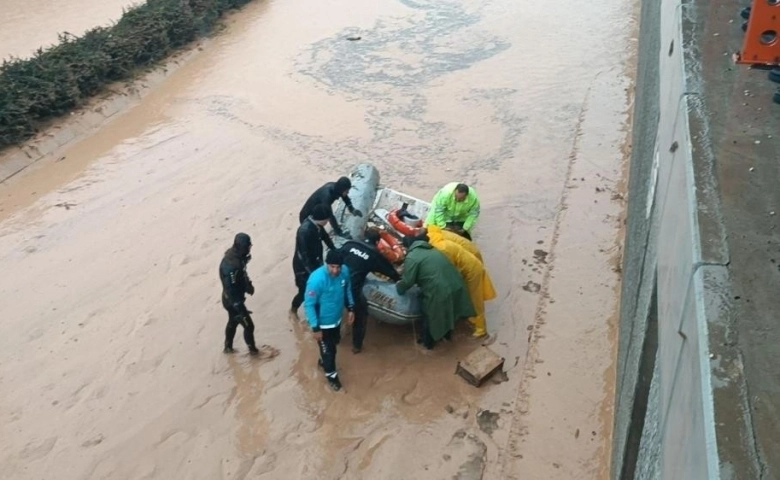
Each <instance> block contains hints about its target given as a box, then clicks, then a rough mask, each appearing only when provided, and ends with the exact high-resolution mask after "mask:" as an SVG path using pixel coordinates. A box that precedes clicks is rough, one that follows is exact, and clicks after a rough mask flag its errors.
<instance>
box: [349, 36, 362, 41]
mask: <svg viewBox="0 0 780 480" xmlns="http://www.w3.org/2000/svg"><path fill="white" fill-rule="evenodd" d="M361 38H363V37H361V36H359V35H352V36H349V37H347V40H349V41H350V42H357V41H358V40H360V39H361Z"/></svg>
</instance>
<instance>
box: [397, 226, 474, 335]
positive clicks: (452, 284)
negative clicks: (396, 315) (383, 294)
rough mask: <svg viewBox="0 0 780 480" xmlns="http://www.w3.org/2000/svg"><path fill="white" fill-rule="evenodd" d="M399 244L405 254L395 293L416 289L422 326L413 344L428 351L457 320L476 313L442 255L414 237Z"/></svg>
mask: <svg viewBox="0 0 780 480" xmlns="http://www.w3.org/2000/svg"><path fill="white" fill-rule="evenodd" d="M403 243H404V247H405V248H407V250H408V251H407V253H406V258H405V259H404V264H403V267H404V269H403V274H402V276H401V281H400V282H398V283H397V284H396V290H397V291H398V293H399V294H401V295H403V294H405V293H406V292H407V291H408V290H409V289H410V288H412V286H413V285H415V284H416V285H418V286H419V287H420V290H421V293H422V310H423V325H422V331H421V334H420V338H418V340H417V342H418V343H421V344H422V345H423V346H425V348H427V349H429V350H430V349H432V348H433V346H434V345H435V343H436V342H438V341H439V340H441V339H442V338H444V337H446V336H448V335H450V334H451V333H452V331H453V330H454V329H455V322H456V321H457V320H459V319H461V318H471V317H474V316H476V315H477V311H476V309H475V308H474V304H473V303H472V302H471V298H470V297H469V292H468V289H467V288H466V283H465V282H464V280H463V277H461V275H460V273H459V272H458V270H457V269H456V268H455V266H454V265H453V264H452V262H450V261H449V259H447V257H446V256H445V255H444V254H443V253H441V252H440V251H438V250H436V249H435V248H433V246H432V245H431V244H430V243H428V242H425V241H423V240H420V239H418V238H415V237H404V240H403Z"/></svg>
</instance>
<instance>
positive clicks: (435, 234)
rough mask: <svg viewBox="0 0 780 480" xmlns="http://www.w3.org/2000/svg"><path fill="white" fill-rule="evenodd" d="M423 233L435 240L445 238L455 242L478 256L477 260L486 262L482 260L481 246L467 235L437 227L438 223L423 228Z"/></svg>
mask: <svg viewBox="0 0 780 480" xmlns="http://www.w3.org/2000/svg"><path fill="white" fill-rule="evenodd" d="M421 234H425V235H428V238H429V239H430V240H433V241H437V240H440V239H444V240H449V241H451V242H455V243H457V244H458V245H460V246H461V247H463V248H465V249H466V250H468V252H469V253H470V254H472V255H474V256H475V257H477V260H479V261H480V262H482V263H485V262H484V261H483V260H482V252H481V251H480V250H479V247H477V244H476V243H474V242H472V241H471V240H469V239H467V238H466V237H462V236H460V235H458V234H457V233H455V232H451V231H449V230H444V229H443V228H440V227H437V226H436V225H428V227H427V228H423V229H422V231H421Z"/></svg>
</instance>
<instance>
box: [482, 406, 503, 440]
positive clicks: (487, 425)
mask: <svg viewBox="0 0 780 480" xmlns="http://www.w3.org/2000/svg"><path fill="white" fill-rule="evenodd" d="M498 418H499V414H498V413H495V412H491V411H490V410H482V411H481V412H479V413H478V414H477V425H479V429H480V430H482V431H483V432H485V433H487V434H488V435H492V434H493V432H495V431H496V430H498Z"/></svg>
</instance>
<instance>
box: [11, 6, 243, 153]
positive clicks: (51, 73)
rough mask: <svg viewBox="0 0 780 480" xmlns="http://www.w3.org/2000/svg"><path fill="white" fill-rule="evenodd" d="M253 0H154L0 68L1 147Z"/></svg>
mask: <svg viewBox="0 0 780 480" xmlns="http://www.w3.org/2000/svg"><path fill="white" fill-rule="evenodd" d="M250 1H251V0H148V1H147V2H146V3H144V4H141V5H137V6H134V7H131V8H130V9H128V10H126V11H125V13H124V15H122V18H120V19H119V21H117V22H116V23H115V24H113V25H112V26H109V27H97V28H94V29H92V30H89V31H88V32H86V33H85V34H84V35H82V36H81V37H76V36H73V35H65V34H61V35H60V36H59V39H60V42H59V44H58V45H55V46H53V47H51V48H49V49H47V50H43V49H39V50H38V51H37V52H36V54H35V55H34V56H33V57H32V58H29V59H15V58H12V59H10V60H4V61H3V64H2V65H0V148H4V147H8V146H12V145H17V144H19V143H21V142H23V141H24V140H27V139H29V138H30V137H32V136H33V135H35V133H37V131H38V129H39V128H41V127H42V126H44V125H45V124H46V123H48V122H50V121H51V120H53V119H56V118H57V117H60V116H62V115H65V114H67V113H69V112H71V111H73V110H74V109H75V108H78V107H79V106H80V105H83V104H84V103H85V102H86V101H87V100H89V99H90V98H92V97H94V96H95V95H97V94H99V93H100V92H101V91H103V90H104V89H105V88H106V86H107V85H109V84H111V83H112V82H116V81H120V80H127V79H130V78H133V77H134V76H135V75H137V74H138V73H139V72H141V71H143V70H144V69H146V68H147V67H149V66H152V65H154V64H156V63H157V62H159V61H160V60H163V59H165V58H166V57H168V56H169V55H170V54H171V53H173V52H174V51H176V50H178V49H180V48H182V47H184V46H186V45H187V44H189V43H190V42H192V41H193V40H196V39H198V38H201V37H203V36H206V35H208V34H209V33H211V32H212V31H213V30H214V28H215V26H217V23H218V21H219V19H220V17H222V15H223V14H224V13H225V12H227V11H229V10H231V9H235V8H239V7H241V6H243V5H245V4H247V3H249V2H250Z"/></svg>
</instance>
